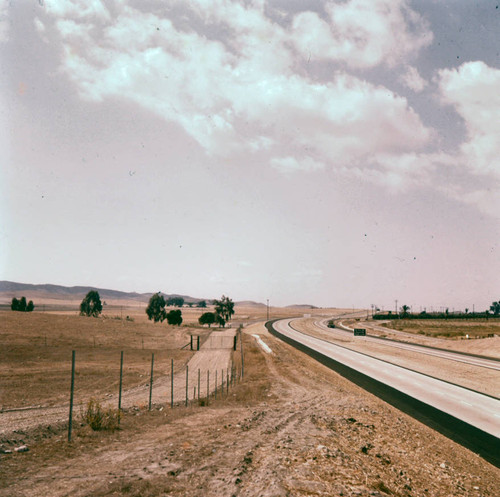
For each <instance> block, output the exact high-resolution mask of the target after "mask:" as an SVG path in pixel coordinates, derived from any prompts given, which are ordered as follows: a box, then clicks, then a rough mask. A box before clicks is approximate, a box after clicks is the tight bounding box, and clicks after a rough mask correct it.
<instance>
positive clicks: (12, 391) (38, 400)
mask: <svg viewBox="0 0 500 497" xmlns="http://www.w3.org/2000/svg"><path fill="white" fill-rule="evenodd" d="M1 314H2V315H1V319H0V340H1V343H2V354H0V384H1V385H2V389H1V390H0V408H4V409H5V408H13V407H25V406H34V405H54V404H57V403H61V402H62V401H67V400H68V396H69V388H70V382H71V375H70V373H71V351H72V350H75V351H76V380H75V389H76V390H75V395H76V398H77V399H81V400H85V399H88V398H89V397H92V396H96V395H98V396H103V395H107V394H109V393H113V394H114V393H116V392H117V391H118V382H119V370H120V352H121V351H124V369H123V385H124V388H130V387H132V386H136V385H140V384H143V383H146V382H147V378H148V374H149V368H150V361H151V353H152V352H154V353H155V364H156V369H157V371H158V373H159V374H161V373H164V372H166V370H167V369H168V368H170V359H172V358H173V359H174V360H175V361H176V362H178V363H179V366H180V365H181V364H185V363H186V362H187V361H188V360H189V358H190V357H191V356H192V352H190V351H189V350H181V347H182V346H183V345H186V344H187V343H188V342H189V340H190V337H189V335H190V334H191V333H193V334H206V333H207V331H206V330H202V329H198V328H193V327H189V326H188V327H184V326H183V327H174V326H168V325H165V324H161V325H160V324H156V325H155V324H153V323H150V322H147V321H146V320H140V319H136V320H135V321H126V320H118V319H107V318H98V319H96V318H87V317H81V316H76V315H59V314H50V313H42V312H40V313H37V312H33V313H29V314H25V313H14V312H8V311H5V312H2V313H1Z"/></svg>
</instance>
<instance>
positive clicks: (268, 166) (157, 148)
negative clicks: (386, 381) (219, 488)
mask: <svg viewBox="0 0 500 497" xmlns="http://www.w3.org/2000/svg"><path fill="white" fill-rule="evenodd" d="M499 3H500V2H499V1H498V0H495V1H490V0H482V1H471V0H448V1H442V0H419V1H416V0H415V1H409V0H343V1H323V0H300V1H299V0H241V1H231V0H211V1H203V0H182V1H180V0H163V1H155V0H109V1H100V0H18V1H14V0H10V1H9V0H0V150H1V154H0V161H1V162H0V279H3V280H10V281H17V282H23V283H34V284H42V283H52V284H60V285H67V286H73V285H86V286H87V285H88V286H94V287H98V288H111V289H115V290H122V291H137V292H154V291H163V292H165V293H178V294H184V295H190V296H193V297H200V298H218V297H220V296H221V295H222V294H225V295H229V296H230V297H231V298H232V299H233V300H235V301H240V300H254V301H258V302H264V303H265V302H266V301H267V299H269V302H270V304H271V305H292V304H305V303H308V304H313V305H317V306H321V307H329V306H335V307H351V306H353V307H364V308H369V307H370V306H372V305H375V306H378V307H380V308H385V309H394V308H395V306H396V305H399V306H401V305H403V304H406V305H410V306H412V308H413V310H420V309H423V308H427V309H428V310H429V309H430V308H434V309H440V308H444V307H448V308H449V309H450V311H451V310H452V309H457V310H458V309H464V308H469V309H471V310H472V308H473V307H474V308H475V310H484V309H486V308H488V307H489V305H490V304H491V302H492V301H493V300H495V301H496V300H499V298H500V288H499V287H500V285H499V283H500V278H499V275H500V257H499V255H500V253H499V252H500V250H499V249H500V247H499V242H500V223H499V217H500V214H499V213H500V139H499V137H500V91H499V90H500V42H499V38H498V33H499V29H500V8H499ZM396 301H397V302H398V304H396Z"/></svg>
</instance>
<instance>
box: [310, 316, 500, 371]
mask: <svg viewBox="0 0 500 497" xmlns="http://www.w3.org/2000/svg"><path fill="white" fill-rule="evenodd" d="M327 321H328V320H323V321H317V322H315V323H314V324H315V325H316V326H319V327H320V328H322V329H324V330H328V331H330V332H332V335H341V336H345V335H346V334H347V335H349V336H352V333H353V329H352V328H350V327H348V326H345V325H343V324H342V323H339V324H337V328H329V327H328V325H327V324H326V322H327ZM370 326H371V325H370ZM339 327H340V328H339ZM360 327H362V326H361V325H360ZM356 340H357V341H358V340H359V341H367V342H373V343H381V342H382V343H383V344H384V345H387V346H389V347H396V348H399V349H404V350H410V351H412V352H418V353H419V354H426V355H431V356H435V357H440V358H441V359H448V360H451V361H457V362H463V363H465V364H470V365H472V366H478V367H482V368H488V369H494V370H496V371H500V360H498V359H494V358H489V357H480V356H474V355H469V354H464V353H462V352H454V351H450V350H444V349H438V348H433V347H429V346H424V345H418V344H413V343H406V342H400V341H397V340H391V339H387V338H381V337H375V336H368V335H367V336H359V337H356Z"/></svg>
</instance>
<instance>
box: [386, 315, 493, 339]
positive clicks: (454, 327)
mask: <svg viewBox="0 0 500 497" xmlns="http://www.w3.org/2000/svg"><path fill="white" fill-rule="evenodd" d="M384 326H385V327H387V328H390V329H393V330H398V331H404V332H405V333H413V334H417V335H425V336H430V337H440V338H452V339H453V338H455V339H463V338H466V337H469V338H470V339H476V338H485V337H488V336H491V335H500V319H499V318H489V319H487V320H486V319H470V320H465V319H436V320H433V319H422V320H419V319H411V320H410V319H398V320H395V321H390V322H387V323H385V324H384Z"/></svg>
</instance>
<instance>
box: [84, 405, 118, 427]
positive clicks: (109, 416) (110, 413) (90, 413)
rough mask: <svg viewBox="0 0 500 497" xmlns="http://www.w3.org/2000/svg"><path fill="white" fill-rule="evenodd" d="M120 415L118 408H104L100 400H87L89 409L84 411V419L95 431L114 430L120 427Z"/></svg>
mask: <svg viewBox="0 0 500 497" xmlns="http://www.w3.org/2000/svg"><path fill="white" fill-rule="evenodd" d="M120 416H121V414H120V411H118V409H111V408H109V409H103V408H102V407H101V404H100V403H99V401H97V400H95V399H90V400H89V401H88V402H87V410H86V411H85V412H84V413H83V421H84V422H85V423H87V424H88V425H89V426H90V427H91V428H92V429H93V430H94V431H99V430H110V431H114V430H117V429H118V428H119V425H120Z"/></svg>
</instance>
